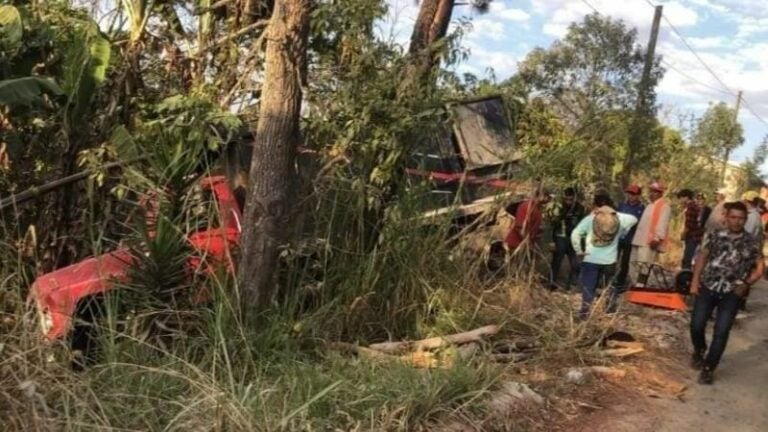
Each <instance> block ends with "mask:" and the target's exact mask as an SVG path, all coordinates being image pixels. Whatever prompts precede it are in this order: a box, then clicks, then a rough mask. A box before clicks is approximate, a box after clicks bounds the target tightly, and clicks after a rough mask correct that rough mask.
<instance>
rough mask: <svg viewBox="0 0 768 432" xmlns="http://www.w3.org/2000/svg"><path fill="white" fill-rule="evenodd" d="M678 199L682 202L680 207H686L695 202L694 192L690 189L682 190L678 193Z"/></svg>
mask: <svg viewBox="0 0 768 432" xmlns="http://www.w3.org/2000/svg"><path fill="white" fill-rule="evenodd" d="M677 199H678V200H680V205H682V206H683V207H685V206H687V205H688V204H690V203H691V201H693V191H692V190H690V189H681V190H680V191H679V192H678V193H677Z"/></svg>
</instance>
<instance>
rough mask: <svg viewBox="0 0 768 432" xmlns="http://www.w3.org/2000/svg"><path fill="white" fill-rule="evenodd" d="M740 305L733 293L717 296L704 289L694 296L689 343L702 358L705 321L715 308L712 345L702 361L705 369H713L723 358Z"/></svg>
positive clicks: (705, 346) (705, 348) (738, 299)
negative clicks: (691, 343)
mask: <svg viewBox="0 0 768 432" xmlns="http://www.w3.org/2000/svg"><path fill="white" fill-rule="evenodd" d="M740 303H741V298H740V297H739V296H737V295H736V294H734V293H728V294H718V293H714V292H712V291H710V290H708V289H706V288H704V287H702V288H701V290H700V291H699V295H697V296H696V301H695V302H694V305H693V314H692V315H691V342H693V349H694V351H695V352H696V353H699V354H701V355H702V356H703V355H704V354H705V353H706V352H707V339H706V335H705V331H706V328H707V321H708V320H709V317H710V316H711V315H712V311H713V310H714V309H715V308H717V315H716V316H715V328H714V331H713V333H712V344H711V345H710V346H709V353H707V356H706V358H705V359H704V365H705V367H707V368H709V369H715V368H716V367H717V365H718V363H720V358H721V357H722V356H723V352H725V346H726V344H727V343H728V335H729V334H730V332H731V327H732V326H733V322H734V320H735V319H736V314H737V313H738V312H739V304H740Z"/></svg>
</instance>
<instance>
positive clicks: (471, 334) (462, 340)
mask: <svg viewBox="0 0 768 432" xmlns="http://www.w3.org/2000/svg"><path fill="white" fill-rule="evenodd" d="M498 332H499V326H497V325H489V326H485V327H480V328H478V329H475V330H472V331H468V332H464V333H457V334H453V335H447V336H439V337H433V338H427V339H422V340H418V341H398V342H382V343H375V344H372V345H370V346H369V347H368V348H370V349H373V350H376V351H380V352H382V353H386V354H398V353H403V352H408V351H425V350H431V349H435V348H441V347H444V346H446V345H462V344H466V343H470V342H481V341H482V340H483V337H485V336H493V335H495V334H496V333H498Z"/></svg>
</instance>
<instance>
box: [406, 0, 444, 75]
mask: <svg viewBox="0 0 768 432" xmlns="http://www.w3.org/2000/svg"><path fill="white" fill-rule="evenodd" d="M454 3H455V1H454V0H422V2H421V8H420V9H419V16H418V17H417V18H416V23H415V24H414V25H413V33H412V34H411V44H410V46H409V47H408V53H409V54H410V55H411V56H412V58H413V60H414V66H415V67H414V70H413V73H415V74H416V75H417V76H416V77H415V78H416V80H423V79H425V78H426V77H428V76H429V74H430V73H431V72H432V68H433V67H434V65H435V63H436V60H437V57H436V55H435V52H433V50H432V49H431V47H432V45H433V44H434V43H435V42H437V41H438V40H440V39H442V38H444V37H445V35H446V33H447V32H448V24H450V22H451V15H452V14H453V6H454Z"/></svg>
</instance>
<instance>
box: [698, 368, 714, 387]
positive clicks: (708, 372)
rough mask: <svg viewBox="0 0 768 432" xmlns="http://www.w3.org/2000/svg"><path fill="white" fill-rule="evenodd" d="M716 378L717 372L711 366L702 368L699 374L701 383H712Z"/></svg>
mask: <svg viewBox="0 0 768 432" xmlns="http://www.w3.org/2000/svg"><path fill="white" fill-rule="evenodd" d="M714 380H715V374H714V371H712V369H709V368H706V367H705V368H703V369H702V370H701V373H700V374H699V384H703V385H712V382H713V381H714Z"/></svg>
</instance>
